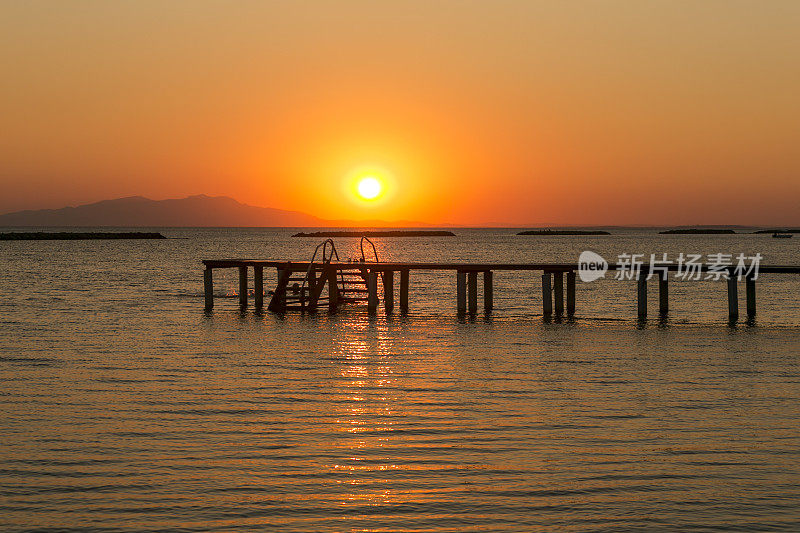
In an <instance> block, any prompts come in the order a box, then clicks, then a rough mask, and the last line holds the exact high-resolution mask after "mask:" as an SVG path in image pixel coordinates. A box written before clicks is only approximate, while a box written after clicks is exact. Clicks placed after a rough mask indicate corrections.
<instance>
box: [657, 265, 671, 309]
mask: <svg viewBox="0 0 800 533" xmlns="http://www.w3.org/2000/svg"><path fill="white" fill-rule="evenodd" d="M658 312H659V314H661V315H666V314H667V313H669V281H668V278H667V273H666V272H663V271H659V273H658Z"/></svg>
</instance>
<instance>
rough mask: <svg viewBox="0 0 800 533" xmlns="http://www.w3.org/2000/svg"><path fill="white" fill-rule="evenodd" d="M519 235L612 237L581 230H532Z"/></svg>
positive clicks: (604, 232) (600, 232)
mask: <svg viewBox="0 0 800 533" xmlns="http://www.w3.org/2000/svg"><path fill="white" fill-rule="evenodd" d="M517 235H611V234H610V233H609V232H607V231H602V230H581V229H531V230H527V231H520V232H519V233H517Z"/></svg>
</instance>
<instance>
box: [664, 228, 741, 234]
mask: <svg viewBox="0 0 800 533" xmlns="http://www.w3.org/2000/svg"><path fill="white" fill-rule="evenodd" d="M658 233H659V235H733V234H735V233H736V232H735V231H733V230H732V229H702V228H685V229H668V230H664V231H659V232H658Z"/></svg>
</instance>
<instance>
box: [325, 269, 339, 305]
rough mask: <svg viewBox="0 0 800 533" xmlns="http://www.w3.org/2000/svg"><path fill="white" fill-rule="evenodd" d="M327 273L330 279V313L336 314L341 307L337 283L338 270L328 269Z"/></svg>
mask: <svg viewBox="0 0 800 533" xmlns="http://www.w3.org/2000/svg"><path fill="white" fill-rule="evenodd" d="M327 270H328V271H327V272H326V275H327V278H328V312H329V313H334V312H336V309H337V308H338V307H339V284H338V283H336V269H335V268H334V267H328V269H327Z"/></svg>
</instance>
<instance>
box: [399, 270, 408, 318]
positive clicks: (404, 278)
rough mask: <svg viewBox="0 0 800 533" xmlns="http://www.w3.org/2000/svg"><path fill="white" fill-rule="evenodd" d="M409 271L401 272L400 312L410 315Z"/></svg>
mask: <svg viewBox="0 0 800 533" xmlns="http://www.w3.org/2000/svg"><path fill="white" fill-rule="evenodd" d="M408 278H409V271H408V270H401V271H400V312H401V313H408V282H409V279H408Z"/></svg>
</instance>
